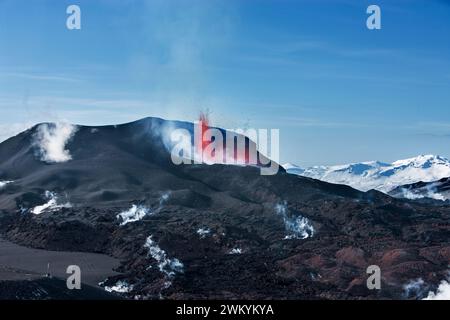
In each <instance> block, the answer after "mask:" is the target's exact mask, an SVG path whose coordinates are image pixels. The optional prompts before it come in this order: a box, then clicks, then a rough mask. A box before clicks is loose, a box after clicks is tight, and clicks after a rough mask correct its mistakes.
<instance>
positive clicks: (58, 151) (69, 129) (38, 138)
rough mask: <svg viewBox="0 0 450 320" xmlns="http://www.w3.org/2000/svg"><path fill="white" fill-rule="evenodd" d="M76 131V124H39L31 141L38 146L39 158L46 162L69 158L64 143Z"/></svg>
mask: <svg viewBox="0 0 450 320" xmlns="http://www.w3.org/2000/svg"><path fill="white" fill-rule="evenodd" d="M76 131H77V127H76V126H74V125H71V124H69V123H64V122H57V123H51V124H46V123H44V124H41V125H39V127H38V128H37V131H36V133H35V134H34V141H33V145H34V146H36V147H37V148H38V151H39V153H38V156H39V159H40V160H41V161H44V162H47V163H61V162H66V161H69V160H71V159H72V156H71V155H70V152H69V150H67V149H66V145H67V143H68V142H69V140H70V139H71V138H72V137H73V135H74V134H75V132H76Z"/></svg>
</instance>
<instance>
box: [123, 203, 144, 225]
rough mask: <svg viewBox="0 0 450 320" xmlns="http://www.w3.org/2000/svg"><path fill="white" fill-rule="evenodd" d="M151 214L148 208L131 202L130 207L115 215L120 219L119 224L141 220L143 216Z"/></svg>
mask: <svg viewBox="0 0 450 320" xmlns="http://www.w3.org/2000/svg"><path fill="white" fill-rule="evenodd" d="M150 214H152V213H151V212H150V210H149V209H148V208H146V207H144V206H137V205H135V204H133V205H132V206H131V208H130V209H128V210H127V211H123V212H121V213H119V214H118V215H117V216H116V217H117V219H119V220H121V221H122V222H121V223H120V225H121V226H124V225H126V224H127V223H130V222H136V221H139V220H142V219H143V218H144V217H145V216H147V215H150Z"/></svg>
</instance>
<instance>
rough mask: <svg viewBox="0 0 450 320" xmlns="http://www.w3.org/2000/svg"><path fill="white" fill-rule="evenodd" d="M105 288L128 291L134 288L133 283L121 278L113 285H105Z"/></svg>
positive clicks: (109, 290) (120, 291)
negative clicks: (130, 283)
mask: <svg viewBox="0 0 450 320" xmlns="http://www.w3.org/2000/svg"><path fill="white" fill-rule="evenodd" d="M100 284H101V283H100ZM105 290H106V291H108V292H118V293H128V292H130V291H132V290H133V285H129V284H128V282H126V281H121V280H119V281H117V282H116V284H115V285H113V286H111V287H109V286H105Z"/></svg>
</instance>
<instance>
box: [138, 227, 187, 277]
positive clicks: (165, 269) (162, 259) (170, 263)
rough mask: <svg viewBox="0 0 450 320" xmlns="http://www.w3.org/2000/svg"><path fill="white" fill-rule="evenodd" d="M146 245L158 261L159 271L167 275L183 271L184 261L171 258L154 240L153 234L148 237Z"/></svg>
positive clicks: (171, 275)
mask: <svg viewBox="0 0 450 320" xmlns="http://www.w3.org/2000/svg"><path fill="white" fill-rule="evenodd" d="M144 247H145V248H147V249H148V254H149V255H150V256H151V257H152V258H153V259H155V260H156V262H157V263H158V268H159V271H160V272H162V273H164V274H165V275H166V276H167V277H173V276H175V274H176V273H183V268H184V265H183V263H181V261H180V260H178V259H177V258H172V259H169V258H168V257H167V254H166V252H165V251H164V250H163V249H161V248H160V247H159V246H158V245H157V244H156V242H155V241H153V240H152V236H151V235H150V236H148V237H147V240H146V241H145V244H144Z"/></svg>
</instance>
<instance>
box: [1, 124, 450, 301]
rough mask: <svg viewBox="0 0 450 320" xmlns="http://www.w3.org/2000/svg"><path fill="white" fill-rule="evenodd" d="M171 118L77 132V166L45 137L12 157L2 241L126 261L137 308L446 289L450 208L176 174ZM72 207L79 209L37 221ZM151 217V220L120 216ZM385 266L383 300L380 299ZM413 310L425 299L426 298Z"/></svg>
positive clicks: (310, 186) (246, 173) (13, 143)
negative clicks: (51, 150)
mask: <svg viewBox="0 0 450 320" xmlns="http://www.w3.org/2000/svg"><path fill="white" fill-rule="evenodd" d="M173 125H176V126H182V127H189V124H186V123H171V122H165V121H163V120H161V119H153V118H149V119H143V120H140V121H138V122H134V123H130V124H126V125H121V126H106V127H96V128H95V129H96V130H95V133H93V130H92V129H93V128H90V127H81V126H80V127H78V130H77V132H76V134H75V135H74V137H73V138H72V139H71V140H70V142H69V143H68V145H67V149H68V150H69V151H70V154H71V156H72V159H71V160H70V161H67V162H63V163H56V164H48V163H45V162H42V161H40V160H39V157H37V156H36V150H34V148H35V147H33V136H34V132H35V131H36V130H37V129H36V127H35V128H32V129H30V130H29V131H26V132H24V133H22V134H20V135H18V136H16V137H14V138H11V139H9V140H7V141H5V142H4V143H2V144H1V145H0V177H1V178H2V179H4V180H12V181H14V182H13V183H10V184H8V185H7V186H6V187H5V188H3V189H2V190H0V210H1V211H0V212H1V213H0V219H1V220H0V221H2V223H1V228H0V230H1V232H2V234H3V235H4V236H5V237H7V238H8V239H9V240H12V241H14V242H17V243H20V244H23V245H28V246H33V247H38V248H47V249H52V250H74V251H75V250H76V251H90V252H101V253H107V254H109V255H112V256H114V257H117V258H120V259H121V261H122V264H121V266H120V268H119V269H120V270H118V271H120V272H122V274H121V275H120V276H117V277H113V278H110V279H107V280H106V282H105V285H108V286H112V285H115V284H116V283H118V282H119V281H121V282H122V283H125V282H126V283H127V284H128V285H129V288H130V292H128V293H124V296H126V297H136V298H142V299H145V298H149V299H151V298H155V299H157V298H160V297H165V298H171V299H191V298H201V299H206V298H217V299H222V298H224V299H229V298H244V299H270V298H277V299H376V298H404V297H405V295H404V289H403V288H404V285H405V284H406V283H408V282H409V281H410V280H413V279H417V278H419V277H420V278H422V279H423V280H424V281H426V282H427V283H428V284H429V286H430V288H432V287H433V286H435V285H437V284H438V283H439V282H440V281H441V280H443V279H444V278H445V277H446V273H447V271H448V265H449V256H450V253H449V252H450V250H449V248H450V224H449V221H450V207H449V206H446V205H441V206H428V205H426V204H420V203H413V202H409V201H406V200H398V199H394V198H391V197H389V196H387V195H384V194H382V193H379V192H375V191H370V192H367V193H363V192H359V191H357V190H354V189H352V188H350V187H347V186H342V185H335V184H329V183H325V182H321V181H317V180H313V179H309V178H304V177H298V176H293V175H289V174H286V173H285V172H284V171H280V172H279V173H278V174H277V175H274V176H261V175H260V172H259V168H257V167H238V166H225V165H180V166H176V165H174V164H173V163H172V162H171V160H170V154H169V152H168V151H167V147H166V144H165V142H164V140H165V137H164V134H163V132H165V130H164V128H166V127H167V126H169V127H171V126H173ZM46 191H51V192H54V193H56V194H58V195H64V197H63V199H64V202H66V201H67V202H70V203H71V205H72V206H71V207H70V208H69V207H66V208H59V210H54V211H44V212H42V213H41V214H39V215H35V214H33V213H32V212H31V210H30V209H31V208H32V207H33V206H36V205H42V204H43V203H45V202H46V201H48V199H46V198H45V192H46ZM133 205H135V206H136V207H135V209H136V208H138V206H140V207H143V208H144V207H145V208H146V209H147V214H146V215H145V216H143V217H141V218H142V219H140V220H138V221H135V222H129V223H126V224H124V225H121V222H123V220H121V219H118V218H117V217H116V216H117V215H118V214H119V213H121V212H125V211H127V210H129V209H130V208H132V206H133ZM369 265H379V266H380V267H381V270H382V289H381V290H379V291H377V290H375V291H373V290H368V289H367V287H366V286H365V281H366V279H367V274H366V269H367V267H368V266H369ZM413 298H419V296H415V297H413Z"/></svg>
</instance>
